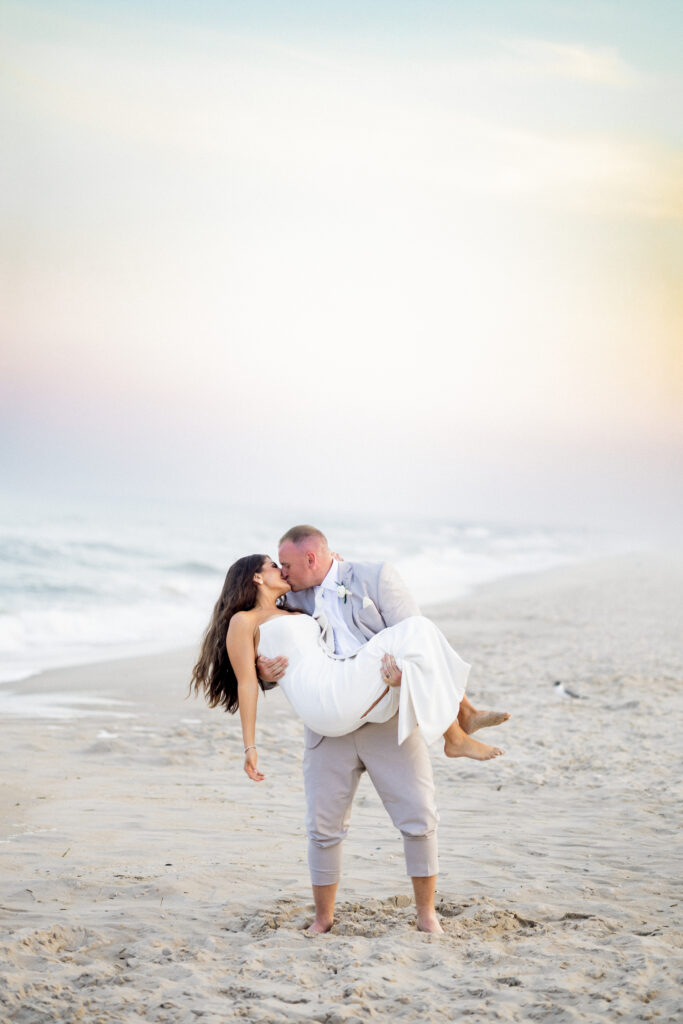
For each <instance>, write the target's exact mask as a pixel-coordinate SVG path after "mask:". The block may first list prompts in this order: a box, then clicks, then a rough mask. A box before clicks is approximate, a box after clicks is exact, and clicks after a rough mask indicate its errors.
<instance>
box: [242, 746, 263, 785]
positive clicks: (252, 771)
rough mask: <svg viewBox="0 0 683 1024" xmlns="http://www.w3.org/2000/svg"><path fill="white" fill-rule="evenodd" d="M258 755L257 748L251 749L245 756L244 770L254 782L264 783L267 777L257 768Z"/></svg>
mask: <svg viewBox="0 0 683 1024" xmlns="http://www.w3.org/2000/svg"><path fill="white" fill-rule="evenodd" d="M257 765H258V754H257V752H256V747H250V748H249V750H247V752H246V754H245V755H244V770H245V772H246V773H247V775H248V776H249V778H250V779H251V781H252V782H263V780H264V779H265V775H264V774H263V772H260V771H259V770H258V768H257Z"/></svg>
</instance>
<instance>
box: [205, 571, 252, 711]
mask: <svg viewBox="0 0 683 1024" xmlns="http://www.w3.org/2000/svg"><path fill="white" fill-rule="evenodd" d="M267 558H268V556H267V555H245V557H244V558H238V559H237V561H236V562H235V563H234V564H233V565H231V566H230V568H229V569H228V572H227V575H226V577H225V583H224V584H223V589H222V590H221V595H220V597H219V598H218V600H217V601H216V604H215V606H214V609H213V614H212V616H211V621H210V622H209V625H208V627H207V630H206V632H205V634H204V639H203V640H202V644H201V647H200V648H199V657H198V658H197V664H196V665H195V667H194V669H193V670H192V679H191V680H190V693H192V691H193V689H194V693H195V695H198V694H199V692H200V691H202V692H203V694H204V696H205V698H206V701H207V703H208V705H209V707H210V708H215V707H217V706H219V705H220V706H221V707H223V708H224V709H225V710H226V711H229V712H230V713H231V714H234V713H235V711H237V708H238V707H239V701H238V699H237V676H236V675H235V672H234V670H233V667H232V665H231V664H230V658H229V657H228V650H227V647H226V645H225V640H226V637H227V635H228V626H229V625H230V619H231V618H232V617H233V615H234V614H235V613H236V612H244V611H250V610H251V609H252V608H253V607H254V605H255V604H256V595H257V592H258V587H257V586H256V584H255V583H254V573H256V572H258V571H259V569H262V568H263V563H264V562H265V561H267ZM259 684H260V686H261V689H263V688H264V687H263V684H262V683H261V681H260V680H259Z"/></svg>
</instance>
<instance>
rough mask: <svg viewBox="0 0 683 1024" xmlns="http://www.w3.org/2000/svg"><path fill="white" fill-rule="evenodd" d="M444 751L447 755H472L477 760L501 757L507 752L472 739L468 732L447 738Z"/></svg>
mask: <svg viewBox="0 0 683 1024" xmlns="http://www.w3.org/2000/svg"><path fill="white" fill-rule="evenodd" d="M443 752H444V754H445V755H446V757H471V758H473V760H475V761H491V760H492V759H493V758H494V757H500V755H501V754H504V753H505V751H504V750H501V749H500V747H492V746H490V745H489V744H488V743H480V742H479V740H473V739H471V738H470V737H469V736H468V735H467V734H466V733H463V734H462V735H460V736H458V737H453V738H451V737H449V738H448V739H446V742H445V743H444V748H443Z"/></svg>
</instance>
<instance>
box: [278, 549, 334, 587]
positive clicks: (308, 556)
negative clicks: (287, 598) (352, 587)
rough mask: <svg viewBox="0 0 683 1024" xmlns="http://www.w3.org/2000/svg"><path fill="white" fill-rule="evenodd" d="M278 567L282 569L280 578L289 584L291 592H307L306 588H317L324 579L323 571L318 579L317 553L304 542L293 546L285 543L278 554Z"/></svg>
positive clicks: (319, 570) (319, 569) (319, 568)
mask: <svg viewBox="0 0 683 1024" xmlns="http://www.w3.org/2000/svg"><path fill="white" fill-rule="evenodd" d="M278 556H279V558H280V565H281V567H282V578H283V579H285V580H286V581H287V583H289V585H290V587H291V588H292V590H295V591H296V590H307V589H308V587H317V586H318V584H319V583H322V581H323V580H324V578H325V571H323V573H322V577H321V578H320V579H319V578H318V577H319V576H320V572H321V566H320V559H319V558H318V556H317V552H316V551H314V550H312V549H311V547H310V546H309V545H307V544H306V543H305V542H303V543H301V544H293V543H292V541H285V543H284V544H282V545H281V546H280V550H279V552H278Z"/></svg>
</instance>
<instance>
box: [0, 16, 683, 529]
mask: <svg viewBox="0 0 683 1024" xmlns="http://www.w3.org/2000/svg"><path fill="white" fill-rule="evenodd" d="M0 18H1V26H0V47H1V60H0V66H1V70H0V83H1V92H0V131H1V133H2V140H3V159H2V164H1V166H0V217H1V227H2V230H1V232H0V266H1V267H2V285H1V287H2V295H1V296H0V299H1V306H2V313H1V314H0V315H1V316H2V335H3V337H2V346H3V354H2V375H1V381H0V389H1V390H0V407H1V408H0V424H1V425H2V434H3V440H2V449H1V450H0V473H2V476H3V479H4V480H5V481H6V482H7V483H8V484H9V486H10V487H12V488H16V489H17V490H22V489H23V490H29V491H30V490H35V491H36V493H42V494H45V495H49V494H50V493H51V492H53V491H54V492H55V493H56V492H58V491H67V492H73V493H80V492H81V491H82V492H83V493H87V492H90V491H95V492H101V493H112V494H116V493H118V492H125V493H135V494H140V495H145V494H147V493H149V494H173V493H178V494H180V495H182V496H184V497H186V498H187V497H195V496H196V497H197V498H200V499H201V498H203V497H212V496H218V497H222V498H226V499H230V500H235V501H240V502H253V503H254V504H256V505H259V503H262V504H263V503H265V504H266V505H268V506H272V505H277V504H282V505H284V506H287V505H290V506H291V505H295V504H296V505H301V504H302V503H303V504H304V505H305V502H306V501H307V500H310V502H311V504H312V505H314V506H315V508H316V509H317V508H319V507H335V508H338V509H341V510H343V509H345V508H348V509H349V510H353V511H354V512H357V511H358V510H359V509H362V508H363V506H364V504H367V505H368V507H370V506H371V507H372V508H373V510H374V511H377V510H381V509H382V508H383V507H387V509H390V510H392V511H393V512H396V511H397V510H399V509H405V510H406V511H410V512H411V513H425V514H426V513H429V514H431V513H434V512H440V513H444V514H448V515H453V516H455V517H461V518H463V517H465V518H471V517H479V518H482V517H483V518H489V519H496V518H498V519H503V520H506V519H509V518H513V519H515V518H520V519H525V520H528V521H539V522H542V521H546V520H548V521H558V522H570V523H579V524H582V523H592V522H598V523H603V524H605V523H610V522H614V523H616V524H620V525H621V524H631V525H638V524H640V523H642V524H645V523H648V522H649V523H650V524H651V525H652V526H653V528H655V529H659V528H660V527H661V528H664V526H665V525H666V524H670V523H673V522H675V521H677V519H678V520H679V519H680V508H681V497H682V493H681V476H682V473H681V470H682V469H683V460H682V458H681V454H682V452H683V411H682V410H683V369H682V360H681V338H682V334H683V331H682V328H683V306H682V301H681V295H682V294H683V290H682V284H683V145H682V143H683V74H682V73H681V63H680V52H681V42H682V40H683V5H681V4H680V2H678V0H676V2H673V0H672V2H668V0H651V2H646V0H641V2H633V0H619V2H617V0H614V2H606V0H574V2H561V0H558V2H554V0H538V2H531V0H529V2H518V0H501V2H486V0H484V2H471V3H470V2H458V3H454V2H452V0H438V2H437V0H434V2H423V3H413V2H402V0H392V2H391V3H389V2H367V0H364V2H362V3H361V2H349V0H344V2H337V0H330V2H327V3H322V4H321V3H312V2H310V3H301V2H297V0H290V2H281V3H276V2H270V3H268V2H264V0H251V2H249V3H241V2H240V3H237V2H230V0H225V2H218V0H215V2H208V0H196V2H189V0H188V2H184V3H180V2H165V3H160V2H150V0H135V2H133V0H129V2H124V0H116V2H102V0H90V2H82V3H72V2H69V0H63V2H60V3H59V4H55V3H53V2H34V0H21V2H8V0H0Z"/></svg>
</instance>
